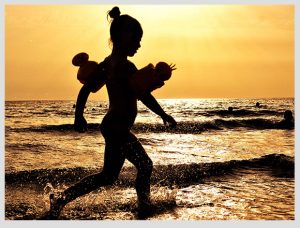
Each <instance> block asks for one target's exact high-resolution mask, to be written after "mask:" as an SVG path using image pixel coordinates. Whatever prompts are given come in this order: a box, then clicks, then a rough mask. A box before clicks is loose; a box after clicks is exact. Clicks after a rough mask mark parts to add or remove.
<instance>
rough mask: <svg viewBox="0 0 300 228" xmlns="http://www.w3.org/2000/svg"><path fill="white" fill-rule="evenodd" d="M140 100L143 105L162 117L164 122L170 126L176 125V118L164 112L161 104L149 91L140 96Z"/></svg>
mask: <svg viewBox="0 0 300 228" xmlns="http://www.w3.org/2000/svg"><path fill="white" fill-rule="evenodd" d="M140 100H141V101H142V102H143V104H144V105H146V106H147V108H149V109H150V110H151V111H153V112H154V113H155V114H157V115H159V116H160V117H161V118H162V119H163V121H164V124H167V123H169V124H170V125H171V126H172V127H175V126H176V124H177V123H176V120H175V119H174V118H173V117H172V116H170V115H168V114H167V113H165V111H164V110H163V109H162V108H161V106H160V105H159V104H158V102H157V100H156V99H155V98H154V97H153V96H152V94H151V93H148V94H146V95H144V96H143V97H141V98H140Z"/></svg>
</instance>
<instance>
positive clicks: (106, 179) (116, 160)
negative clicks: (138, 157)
mask: <svg viewBox="0 0 300 228" xmlns="http://www.w3.org/2000/svg"><path fill="white" fill-rule="evenodd" d="M118 150H119V148H115V147H114V145H111V144H110V145H106V146H105V154H104V165H103V169H102V171H101V172H100V173H96V174H92V175H90V176H87V177H85V178H83V179H82V180H81V181H80V182H78V183H76V184H75V185H73V186H71V187H70V188H68V189H66V190H65V191H64V193H63V195H64V198H65V200H66V201H67V202H70V201H72V200H74V199H75V198H77V197H79V196H82V195H85V194H87V193H89V192H91V191H93V190H96V189H98V188H99V187H102V186H106V185H111V184H113V183H114V182H115V181H116V180H117V179H118V176H119V173H120V171H121V168H122V166H123V164H124V161H125V157H124V156H123V155H122V153H120V152H119V151H118Z"/></svg>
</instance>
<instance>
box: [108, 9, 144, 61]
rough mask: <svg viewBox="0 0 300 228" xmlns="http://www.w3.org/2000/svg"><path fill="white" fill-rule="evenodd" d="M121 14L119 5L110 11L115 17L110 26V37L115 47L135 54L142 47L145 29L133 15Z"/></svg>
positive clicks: (128, 54) (129, 54) (128, 53)
mask: <svg viewBox="0 0 300 228" xmlns="http://www.w3.org/2000/svg"><path fill="white" fill-rule="evenodd" d="M120 14H121V12H120V10H119V8H118V7H114V8H112V10H110V11H109V12H108V15H109V16H110V17H111V18H112V19H113V20H112V23H111V26H110V39H111V41H112V43H113V46H114V48H116V49H120V50H122V51H123V52H125V53H126V55H127V56H133V55H134V54H135V53H136V51H137V49H138V48H139V47H140V41H141V38H142V36H143V29H142V27H141V25H140V23H139V22H138V21H137V20H136V19H134V18H133V17H131V16H129V15H126V14H125V15H124V14H123V15H120Z"/></svg>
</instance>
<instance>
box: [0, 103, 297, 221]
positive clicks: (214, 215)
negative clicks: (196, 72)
mask: <svg viewBox="0 0 300 228" xmlns="http://www.w3.org/2000/svg"><path fill="white" fill-rule="evenodd" d="M158 101H159V103H160V104H161V106H162V107H163V108H164V110H165V111H166V112H167V113H168V114H170V115H172V116H173V117H174V118H175V119H176V121H177V122H178V125H177V127H176V128H171V127H169V126H164V125H163V122H162V120H161V118H160V117H159V116H157V115H155V114H154V113H153V112H151V111H150V110H149V109H147V108H146V107H145V106H144V105H143V104H142V103H141V102H139V103H138V108H139V113H138V116H137V118H136V123H135V125H134V127H133V128H132V132H133V133H134V134H135V135H136V136H137V138H138V139H139V140H140V142H141V143H142V145H143V146H144V148H145V150H146V151H147V153H148V155H149V156H150V158H151V159H152V161H153V164H154V170H153V174H152V178H151V193H152V199H153V201H154V202H158V203H159V202H165V203H166V205H168V202H174V203H175V206H174V205H173V204H172V205H173V206H172V207H169V206H166V207H165V208H164V209H163V210H160V211H159V213H156V214H154V215H153V216H151V217H149V218H147V219H159V220H207V219H209V220H228V219H247V220H248V219H251V220H258V219H259V220H261V219H263V220H274V219H275V220H293V219H294V199H295V197H294V154H295V151H294V148H295V142H294V140H295V139H294V129H293V128H284V127H282V126H280V125H278V123H279V122H280V121H281V120H282V119H283V113H284V111H285V110H291V111H292V112H294V99H288V98H284V99H279V98H277V99H162V100H158ZM256 102H259V103H260V106H259V107H257V106H256V105H255V104H256ZM74 104H75V101H6V102H5V216H6V219H36V218H38V217H39V216H40V215H41V214H43V213H44V212H45V211H47V210H48V209H49V193H50V192H53V191H54V192H56V191H57V192H59V191H61V190H63V189H65V188H67V187H68V186H70V185H72V184H73V183H75V182H77V181H79V180H80V179H81V178H82V177H84V176H86V175H88V174H92V173H95V172H100V171H101V168H102V165H103V151H104V146H105V145H104V139H103V137H102V135H101V133H100V123H101V120H102V118H103V116H104V115H105V113H106V111H107V108H108V103H107V102H106V101H88V102H87V105H86V109H85V118H86V119H87V122H88V130H87V132H85V133H77V132H75V131H74V130H73V122H74V112H75V108H74ZM228 107H232V108H233V112H228ZM135 175H136V170H135V168H134V167H133V165H132V164H131V163H129V162H128V161H126V162H125V164H124V167H123V169H122V171H121V173H120V176H119V179H118V181H117V182H116V183H115V184H114V185H113V186H108V187H102V188H100V189H98V190H96V191H94V192H91V193H90V194H87V195H85V196H83V197H80V198H78V199H76V200H74V201H73V202H71V203H70V204H68V205H67V206H66V207H65V208H64V210H63V211H62V214H61V217H60V218H61V219H113V220H118V219H122V220H123V219H137V217H136V213H135V208H136V193H135V189H134V180H135ZM162 205H164V204H162Z"/></svg>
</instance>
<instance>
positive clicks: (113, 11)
mask: <svg viewBox="0 0 300 228" xmlns="http://www.w3.org/2000/svg"><path fill="white" fill-rule="evenodd" d="M108 15H109V16H110V17H111V18H113V19H115V18H117V17H119V16H120V15H121V12H120V9H119V7H117V6H115V7H114V8H112V9H111V11H109V13H108Z"/></svg>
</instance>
